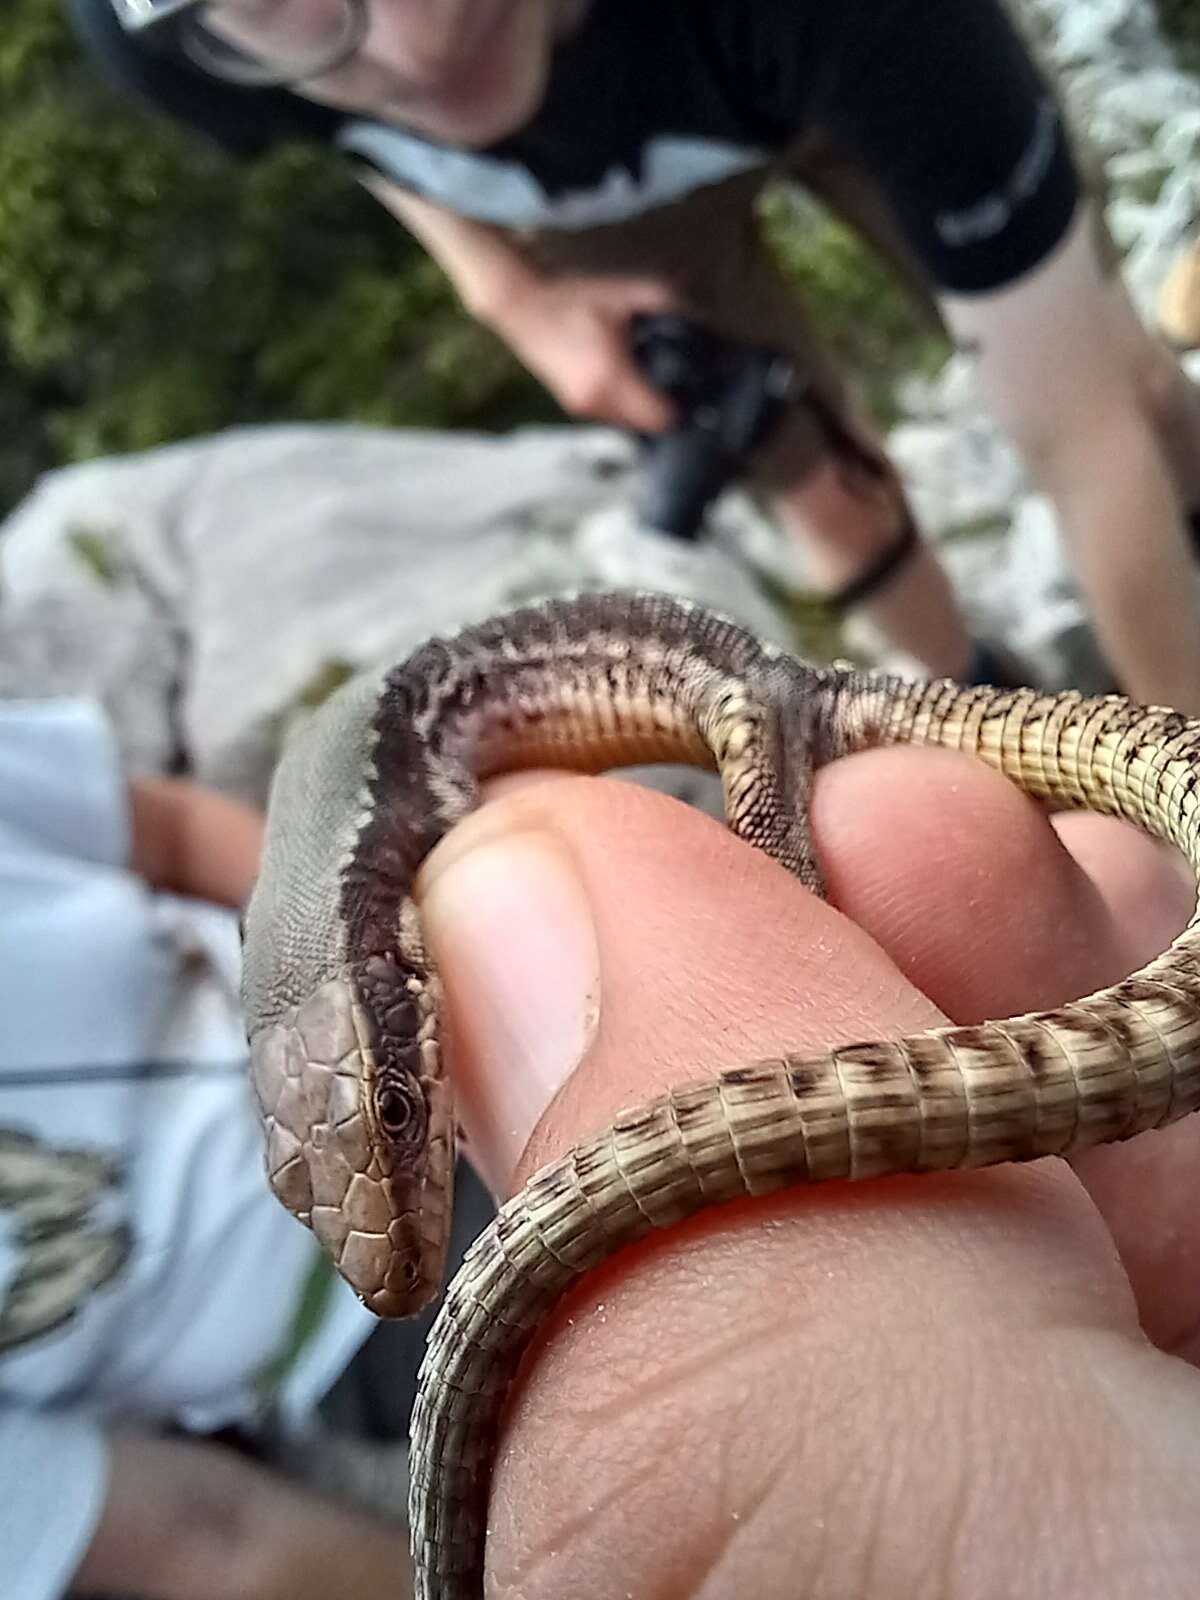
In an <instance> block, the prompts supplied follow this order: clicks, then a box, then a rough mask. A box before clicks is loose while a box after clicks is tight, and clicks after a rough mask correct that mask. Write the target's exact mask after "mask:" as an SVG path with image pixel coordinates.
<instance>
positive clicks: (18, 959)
mask: <svg viewBox="0 0 1200 1600" xmlns="http://www.w3.org/2000/svg"><path fill="white" fill-rule="evenodd" d="M127 856H128V820H127V807H126V788H125V783H124V779H123V776H122V773H121V770H120V763H119V760H118V756H117V750H116V745H115V741H114V739H113V737H112V734H111V732H110V730H109V728H108V726H107V724H106V723H105V721H104V719H103V717H102V715H101V714H100V712H99V711H98V709H97V708H96V707H95V706H93V705H91V704H89V703H87V702H83V701H69V702H64V701H57V702H43V703H26V702H10V703H8V704H0V1016H3V1018H4V1024H3V1028H2V1029H0V1487H2V1490H3V1492H2V1493H0V1506H3V1508H4V1509H3V1512H2V1513H0V1573H3V1574H4V1575H5V1577H4V1584H3V1587H4V1592H5V1593H11V1594H14V1595H17V1596H20V1600H43V1597H46V1600H49V1597H51V1596H55V1595H58V1594H60V1593H61V1591H62V1587H63V1583H64V1580H65V1579H67V1578H69V1575H70V1573H71V1571H72V1570H73V1567H74V1564H75V1563H76V1562H77V1560H78V1556H79V1554H80V1552H81V1551H82V1549H83V1548H85V1547H86V1543H87V1540H88V1538H89V1537H90V1533H91V1531H92V1528H93V1527H94V1525H95V1520H96V1517H97V1515H98V1514H99V1510H100V1508H101V1505H102V1502H103V1475H104V1471H105V1459H106V1457H105V1451H104V1448H103V1441H102V1433H101V1429H102V1427H103V1425H104V1424H105V1423H108V1422H110V1421H115V1420H118V1419H119V1420H121V1421H123V1422H134V1423H137V1422H142V1423H146V1424H154V1423H163V1422H167V1421H179V1422H182V1423H184V1424H185V1425H189V1426H191V1427H194V1428H205V1429H207V1428H216V1427H219V1426H222V1425H225V1424H228V1423H231V1422H235V1421H239V1420H243V1421H244V1420H247V1419H249V1418H250V1417H251V1416H252V1415H253V1413H254V1411H255V1409H256V1406H257V1404H258V1402H259V1396H258V1390H257V1388H256V1379H258V1378H259V1375H260V1374H261V1373H262V1372H263V1370H264V1369H265V1368H267V1367H268V1366H269V1364H270V1363H271V1362H272V1360H273V1359H274V1358H276V1357H277V1356H278V1355H279V1353H280V1352H281V1350H282V1349H283V1348H284V1347H285V1346H286V1344H287V1340H288V1336H289V1331H290V1328H291V1325H292V1319H293V1317H294V1315H295V1313H296V1309H297V1306H298V1303H299V1300H300V1297H301V1293H302V1291H303V1290H304V1287H305V1285H306V1283H307V1282H308V1280H309V1278H310V1275H311V1274H312V1272H313V1270H314V1267H315V1265H316V1263H317V1254H316V1247H315V1243H314V1241H313V1240H312V1238H311V1236H310V1235H309V1234H308V1233H307V1232H306V1231H305V1230H304V1229H302V1228H300V1227H299V1226H298V1225H297V1224H296V1223H295V1222H294V1221H293V1220H292V1219H291V1218H290V1217H289V1216H288V1215H287V1214H286V1213H285V1212H284V1210H283V1209H282V1207H281V1206H280V1205H279V1204H278V1202H277V1201H276V1200H275V1199H274V1197H273V1196H272V1195H271V1194H270V1192H269V1190H268V1188H267V1185H266V1181H265V1177H264V1173H263V1163H262V1153H261V1145H260V1142H259V1134H258V1128H257V1122H256V1118H255V1114H254V1109H253V1104H252V1097H251V1091H250V1088H249V1082H248V1076H247V1073H246V1070H245V1044H244V1039H243V1036H242V1032H241V1023H240V1014H239V1008H238V968H239V948H238V936H237V926H236V919H235V918H234V916H233V915H232V914H231V913H230V912H228V911H224V910H221V909H218V908H216V907H213V906H207V905H202V904H199V903H197V902H190V901H184V900H181V899H177V898H175V897H172V896H168V895H162V894H157V893H154V892H153V891H151V890H150V889H149V888H147V887H146V886H145V885H144V884H143V883H142V882H141V880H139V879H138V878H137V877H135V876H134V875H133V874H132V873H131V872H130V871H129V870H128V869H127V867H126V864H125V863H126V860H127ZM371 1326H372V1319H371V1318H370V1316H369V1315H368V1313H367V1312H366V1311H365V1310H364V1309H363V1308H362V1307H361V1306H360V1305H358V1303H357V1302H356V1301H355V1300H354V1298H353V1296H352V1295H351V1294H350V1292H349V1290H348V1289H346V1288H345V1286H344V1285H342V1284H341V1283H340V1282H338V1283H337V1284H335V1285H332V1286H331V1292H330V1296H329V1300H328V1302H327V1306H326V1311H325V1314H324V1318H323V1320H322V1321H321V1323H320V1325H319V1328H318V1330H317V1332H316V1333H315V1334H314V1335H313V1337H312V1338H311V1339H310V1340H309V1342H308V1343H307V1344H306V1345H305V1346H304V1347H303V1349H302V1352H301V1354H300V1357H299V1358H298V1360H297V1362H296V1365H295V1366H294V1368H293V1370H292V1371H291V1374H290V1376H289V1377H288V1378H287V1379H286V1380H285V1382H286V1385H287V1390H288V1392H287V1393H285V1395H284V1402H285V1406H284V1409H285V1411H290V1412H291V1414H292V1416H293V1417H295V1416H296V1414H297V1413H298V1412H300V1411H302V1410H303V1408H304V1407H305V1406H306V1405H310V1404H311V1403H312V1402H313V1401H314V1400H315V1399H316V1398H317V1397H319V1395H320V1394H321V1393H322V1392H323V1390H324V1389H325V1388H327V1387H328V1385H329V1384H330V1383H331V1382H332V1380H333V1379H334V1378H335V1377H336V1376H337V1374H338V1373H339V1372H340V1371H341V1369H342V1368H343V1367H344V1365H345V1363H346V1362H347V1361H348V1360H349V1357H350V1355H351V1354H352V1353H353V1351H354V1350H355V1349H356V1348H357V1347H358V1345H359V1344H360V1343H361V1341H362V1340H363V1339H364V1338H365V1337H366V1334H367V1333H368V1332H369V1331H370V1328H371ZM10 1585H11V1586H10Z"/></svg>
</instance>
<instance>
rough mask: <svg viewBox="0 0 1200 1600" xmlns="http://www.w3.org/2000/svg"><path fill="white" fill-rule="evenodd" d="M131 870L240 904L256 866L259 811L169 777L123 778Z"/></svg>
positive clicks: (164, 884)
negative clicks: (126, 783)
mask: <svg viewBox="0 0 1200 1600" xmlns="http://www.w3.org/2000/svg"><path fill="white" fill-rule="evenodd" d="M129 805H130V827H131V832H132V836H133V846H132V860H131V865H132V867H133V870H134V871H135V872H136V873H138V874H139V876H140V877H143V878H145V880H146V882H147V883H149V884H150V885H151V886H152V887H153V888H155V889H165V890H168V891H170V892H172V893H175V894H186V895H192V896H194V897H195V898H196V899H198V900H209V901H212V902H213V903H214V904H216V905H224V906H232V907H233V908H234V909H239V908H240V907H241V906H243V905H244V904H245V902H246V900H247V899H248V898H249V894H250V890H251V889H252V887H253V886H254V879H255V877H256V876H257V874H258V862H259V856H260V854H261V851H262V835H263V819H262V817H261V816H260V815H259V813H258V812H257V811H254V810H252V809H251V808H250V807H249V806H246V805H243V804H242V803H241V801H239V800H234V799H231V798H230V797H229V796H228V795H223V794H218V793H217V792H216V791H215V790H213V789H205V788H203V787H201V786H200V785H199V784H194V783H188V782H186V781H183V780H180V779H175V778H139V779H135V780H134V781H133V782H132V783H131V784H130V786H129Z"/></svg>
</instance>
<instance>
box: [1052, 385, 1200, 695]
mask: <svg viewBox="0 0 1200 1600" xmlns="http://www.w3.org/2000/svg"><path fill="white" fill-rule="evenodd" d="M1084 446H1086V448H1084ZM1039 477H1040V479H1041V483H1042V486H1043V487H1044V489H1045V490H1046V492H1047V493H1048V494H1049V495H1050V497H1051V498H1052V500H1053V502H1054V506H1055V509H1056V511H1057V513H1058V518H1059V521H1060V523H1061V526H1062V530H1063V534H1064V537H1065V540H1066V543H1067V546H1068V549H1069V551H1070V553H1071V558H1072V562H1073V564H1074V566H1075V568H1076V570H1077V572H1078V574H1079V579H1080V583H1081V585H1082V587H1083V589H1084V592H1085V594H1086V597H1087V600H1088V604H1089V608H1090V610H1091V613H1092V616H1093V619H1094V621H1095V624H1096V629H1097V632H1098V633H1099V635H1100V639H1101V642H1102V643H1103V645H1104V648H1105V651H1106V653H1107V654H1108V656H1109V659H1110V660H1111V661H1112V663H1113V666H1114V669H1115V671H1116V673H1117V676H1118V678H1119V680H1120V683H1121V687H1122V689H1123V690H1124V691H1125V692H1126V693H1128V694H1130V695H1131V696H1132V697H1133V698H1134V699H1137V700H1143V701H1146V700H1148V701H1159V702H1165V703H1166V704H1169V705H1171V706H1174V707H1175V708H1176V709H1177V710H1180V711H1186V712H1188V713H1189V714H1191V715H1197V714H1200V626H1198V620H1197V612H1196V593H1195V576H1194V570H1193V560H1192V556H1191V552H1190V549H1189V547H1188V545H1187V542H1186V538H1185V533H1184V527H1183V522H1182V518H1181V513H1180V509H1179V504H1178V499H1177V496H1176V494H1175V491H1174V488H1173V486H1172V483H1171V480H1170V478H1169V476H1168V474H1167V470H1166V463H1165V460H1164V458H1163V455H1162V452H1161V450H1160V449H1159V447H1158V444H1157V441H1156V439H1155V437H1154V435H1153V433H1152V431H1151V428H1150V426H1149V424H1148V423H1147V422H1146V420H1145V419H1144V417H1143V416H1142V415H1141V414H1140V413H1138V412H1136V411H1133V410H1130V411H1128V412H1126V413H1124V414H1121V415H1118V416H1116V417H1113V418H1110V419H1107V420H1097V421H1095V422H1094V423H1093V425H1091V426H1090V427H1089V426H1087V425H1084V426H1082V427H1081V428H1080V429H1079V431H1078V433H1077V434H1076V433H1074V432H1073V433H1072V435H1071V436H1069V437H1067V438H1065V439H1064V444H1063V448H1062V450H1061V451H1059V452H1057V453H1056V454H1055V456H1053V457H1052V458H1051V459H1049V460H1048V461H1047V462H1045V463H1044V464H1043V468H1042V471H1041V472H1040V473H1039Z"/></svg>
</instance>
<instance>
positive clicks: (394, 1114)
mask: <svg viewBox="0 0 1200 1600" xmlns="http://www.w3.org/2000/svg"><path fill="white" fill-rule="evenodd" d="M376 1105H377V1107H378V1111H379V1122H380V1126H381V1127H382V1129H383V1131H384V1133H386V1134H387V1135H388V1137H389V1138H391V1139H398V1140H402V1141H403V1142H405V1143H409V1142H415V1141H416V1140H418V1139H419V1138H420V1136H421V1132H422V1127H423V1123H424V1118H423V1117H422V1115H421V1106H420V1103H419V1091H417V1090H414V1089H411V1088H408V1087H404V1088H402V1087H401V1086H400V1085H399V1084H397V1083H394V1082H393V1083H385V1084H384V1085H383V1086H382V1088H381V1089H380V1091H379V1098H378V1100H377V1102H376Z"/></svg>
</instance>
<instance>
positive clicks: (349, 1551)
mask: <svg viewBox="0 0 1200 1600" xmlns="http://www.w3.org/2000/svg"><path fill="white" fill-rule="evenodd" d="M70 1592H71V1594H72V1596H78V1597H80V1600H82V1597H83V1596H89V1595H106V1594H121V1595H127V1596H129V1597H130V1600H406V1597H407V1596H411V1594H412V1569H411V1565H410V1561H409V1555H408V1537H407V1532H406V1530H405V1528H404V1527H403V1526H401V1525H397V1526H395V1527H392V1526H389V1525H388V1524H386V1523H384V1522H380V1521H376V1520H375V1519H374V1518H371V1517H367V1516H364V1515H362V1514H361V1513H359V1512H356V1511H349V1510H346V1509H344V1508H343V1507H341V1506H338V1505H334V1504H333V1503H331V1502H329V1501H325V1500H322V1499H319V1498H317V1497H316V1496H315V1495H312V1494H310V1493H308V1492H307V1491H305V1490H302V1489H299V1488H297V1487H295V1486H294V1485H293V1484H292V1483H290V1482H289V1481H288V1480H287V1479H284V1478H281V1477H277V1476H275V1475H274V1474H272V1473H270V1472H267V1471H264V1470H263V1469H262V1468H261V1467H257V1466H255V1465H254V1464H253V1463H251V1462H248V1461H245V1460H243V1459H242V1458H241V1457H240V1456H237V1455H234V1454H232V1453H231V1452H229V1451H227V1450H223V1449H220V1448H218V1447H217V1446H215V1445H210V1444H205V1443H201V1442H198V1441H193V1440H177V1439H146V1438H137V1437H133V1436H127V1437H121V1438H118V1439H116V1440H115V1441H114V1443H113V1449H112V1464H111V1473H110V1478H109V1486H108V1497H107V1500H106V1502H105V1507H104V1512H103V1515H102V1517H101V1520H100V1525H99V1527H98V1528H97V1529H96V1532H95V1534H94V1535H93V1537H92V1542H91V1544H90V1545H89V1547H88V1550H87V1553H86V1554H85V1556H84V1558H83V1561H82V1562H81V1564H80V1566H79V1569H78V1571H77V1573H76V1575H75V1580H74V1582H73V1584H72V1586H71V1591H70Z"/></svg>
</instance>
